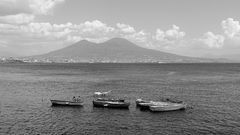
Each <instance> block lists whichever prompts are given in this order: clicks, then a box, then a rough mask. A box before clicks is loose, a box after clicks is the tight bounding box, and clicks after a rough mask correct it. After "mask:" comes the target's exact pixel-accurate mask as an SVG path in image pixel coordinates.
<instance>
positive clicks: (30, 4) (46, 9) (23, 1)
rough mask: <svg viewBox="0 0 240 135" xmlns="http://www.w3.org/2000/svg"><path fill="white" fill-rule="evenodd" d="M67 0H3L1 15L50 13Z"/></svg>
mask: <svg viewBox="0 0 240 135" xmlns="http://www.w3.org/2000/svg"><path fill="white" fill-rule="evenodd" d="M64 1H65V0H1V1H0V11H1V14H0V15H3V14H5V15H14V14H21V13H26V14H34V15H48V14H50V13H51V12H52V10H53V8H54V7H56V5H58V4H60V3H63V2H64Z"/></svg>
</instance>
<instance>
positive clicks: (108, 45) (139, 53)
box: [34, 38, 217, 63]
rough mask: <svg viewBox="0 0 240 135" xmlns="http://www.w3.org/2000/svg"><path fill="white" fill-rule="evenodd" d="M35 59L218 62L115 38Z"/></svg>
mask: <svg viewBox="0 0 240 135" xmlns="http://www.w3.org/2000/svg"><path fill="white" fill-rule="evenodd" d="M34 58H37V59H41V60H43V59H45V60H48V61H49V60H50V61H54V62H117V63H138V62H140V63H141V62H158V63H162V62H163V63H165V62H167V63H173V62H187V63H188V62H217V60H213V59H202V58H192V57H186V56H179V55H175V54H171V53H166V52H161V51H157V50H152V49H146V48H142V47H139V46H137V45H135V44H134V43H132V42H130V41H128V40H126V39H122V38H113V39H110V40H108V41H106V42H103V43H93V42H89V41H87V40H82V41H79V42H77V43H75V44H73V45H71V46H68V47H66V48H63V49H60V50H56V51H53V52H50V53H47V54H44V55H39V56H35V57H34Z"/></svg>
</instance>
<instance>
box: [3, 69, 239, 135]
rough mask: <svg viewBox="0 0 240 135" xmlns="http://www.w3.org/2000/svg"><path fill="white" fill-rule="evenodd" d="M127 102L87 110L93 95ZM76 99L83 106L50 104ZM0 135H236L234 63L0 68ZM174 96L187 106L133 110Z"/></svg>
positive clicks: (237, 101) (236, 79) (237, 105)
mask: <svg viewBox="0 0 240 135" xmlns="http://www.w3.org/2000/svg"><path fill="white" fill-rule="evenodd" d="M108 90H112V93H111V96H115V97H124V98H125V99H126V100H128V101H130V102H131V106H130V108H129V110H116V109H106V108H105V109H103V108H93V106H92V100H93V97H92V95H93V92H94V91H108ZM75 95H81V97H83V98H84V102H85V104H84V107H82V108H71V107H51V103H50V101H49V99H71V97H72V96H75ZM0 96H1V97H0V111H1V113H0V134H3V135H4V134H31V135H34V134H56V135H58V134H67V135H68V134H90V135H92V134H93V135H94V134H115V135H117V134H123V135H126V134H139V135H148V134H163V135H166V134H170V135H171V134H238V135H239V134H240V64H0ZM140 97H141V98H144V99H152V100H159V99H161V98H162V97H170V98H175V99H180V100H183V101H185V102H187V103H188V104H189V105H191V106H192V107H193V109H187V110H186V111H176V112H167V113H151V112H148V111H140V110H139V109H138V108H136V107H135V102H134V101H135V100H136V99H137V98H140Z"/></svg>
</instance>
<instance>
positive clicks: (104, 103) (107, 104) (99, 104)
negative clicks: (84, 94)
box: [93, 101, 130, 109]
mask: <svg viewBox="0 0 240 135" xmlns="http://www.w3.org/2000/svg"><path fill="white" fill-rule="evenodd" d="M129 105H130V103H127V102H113V101H93V106H94V107H106V108H121V109H128V107H129Z"/></svg>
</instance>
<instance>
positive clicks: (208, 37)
mask: <svg viewBox="0 0 240 135" xmlns="http://www.w3.org/2000/svg"><path fill="white" fill-rule="evenodd" d="M224 40H225V37H224V36H222V35H216V34H214V33H212V32H207V33H205V34H204V35H203V38H201V39H199V41H202V42H203V43H204V44H206V45H207V47H209V48H222V47H223V45H224Z"/></svg>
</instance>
